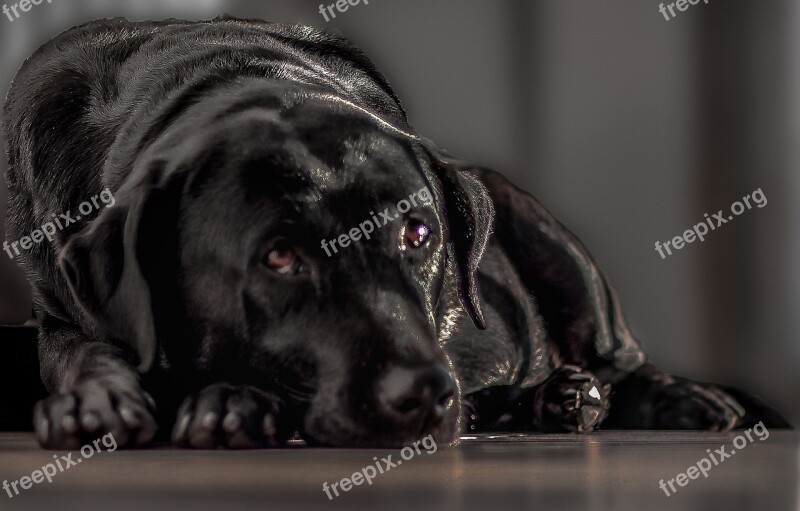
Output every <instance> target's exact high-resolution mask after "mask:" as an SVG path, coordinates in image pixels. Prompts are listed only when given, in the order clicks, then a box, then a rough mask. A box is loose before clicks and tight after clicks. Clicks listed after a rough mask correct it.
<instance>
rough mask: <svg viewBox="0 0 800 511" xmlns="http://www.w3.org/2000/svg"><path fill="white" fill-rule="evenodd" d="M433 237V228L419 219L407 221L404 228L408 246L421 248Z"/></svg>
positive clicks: (404, 237)
mask: <svg viewBox="0 0 800 511" xmlns="http://www.w3.org/2000/svg"><path fill="white" fill-rule="evenodd" d="M430 237H431V229H430V227H428V226H427V225H425V224H423V223H422V222H420V221H419V220H414V219H410V220H407V221H406V225H405V227H404V228H403V241H404V243H405V246H406V247H409V248H419V247H421V246H423V245H424V244H425V243H427V242H428V239H429V238H430Z"/></svg>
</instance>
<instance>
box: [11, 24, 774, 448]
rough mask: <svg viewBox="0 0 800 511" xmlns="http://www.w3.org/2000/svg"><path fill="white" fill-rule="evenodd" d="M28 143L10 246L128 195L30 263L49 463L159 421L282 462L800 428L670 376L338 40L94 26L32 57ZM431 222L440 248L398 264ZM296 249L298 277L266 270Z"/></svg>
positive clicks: (612, 309) (610, 300) (311, 33)
mask: <svg viewBox="0 0 800 511" xmlns="http://www.w3.org/2000/svg"><path fill="white" fill-rule="evenodd" d="M5 133H6V137H7V141H8V148H9V153H8V158H9V171H8V176H7V178H8V184H9V234H8V239H9V240H14V239H19V238H21V237H22V236H25V235H27V234H29V233H31V232H32V231H33V230H34V229H37V228H38V226H40V225H42V224H44V223H46V222H48V221H50V219H51V218H52V215H53V214H59V213H63V212H70V211H75V210H76V209H77V208H78V205H79V204H80V203H81V202H82V201H86V200H88V199H89V198H90V197H97V196H98V195H99V194H100V193H101V191H102V190H104V189H106V188H108V189H109V190H110V191H111V192H112V193H113V196H114V200H115V204H114V206H113V207H111V208H108V209H101V211H99V212H95V214H93V215H92V216H91V217H90V218H82V219H81V220H80V221H78V222H76V223H74V224H72V225H70V226H68V227H67V228H65V229H64V230H62V231H60V232H58V234H57V235H56V237H55V239H54V241H53V243H52V244H51V243H47V242H44V243H41V244H38V245H35V246H34V248H33V249H32V250H31V251H30V252H24V253H23V255H22V256H21V257H20V262H21V264H22V265H23V267H24V269H25V270H26V271H27V273H28V276H29V278H30V281H31V282H32V284H33V287H34V292H35V297H36V300H35V301H36V304H37V311H38V316H39V320H40V322H41V327H40V333H39V356H40V362H41V374H42V379H43V381H44V383H45V385H46V387H47V388H48V390H49V391H50V392H51V396H50V397H49V398H47V399H45V400H43V401H41V402H40V403H39V404H38V405H37V410H36V415H35V424H34V426H35V429H36V432H37V435H38V438H39V440H40V442H41V443H42V445H43V446H46V447H51V448H60V449H61V448H71V447H78V446H80V445H82V443H83V442H85V441H86V440H87V439H90V438H96V436H97V435H98V434H99V433H100V432H112V433H114V434H115V436H116V438H117V441H118V443H120V444H123V445H128V446H138V445H144V444H147V443H148V442H150V441H151V440H152V439H153V438H154V436H155V435H156V431H157V429H159V428H160V430H161V431H168V430H169V429H170V428H172V439H173V441H174V442H175V443H176V444H178V445H184V446H189V447H213V446H224V447H257V446H272V445H280V444H281V443H282V442H284V441H285V440H286V439H287V438H289V437H290V436H292V435H293V434H294V433H295V432H296V431H297V432H299V433H300V434H301V436H302V437H304V438H305V439H306V440H307V441H309V442H310V443H315V444H321V445H339V446H358V445H381V446H393V445H401V444H404V443H407V442H409V441H413V440H415V439H417V438H420V437H422V436H424V435H427V434H432V435H434V437H435V438H437V439H438V440H440V441H449V440H451V439H453V438H454V437H455V435H456V434H457V433H458V431H459V430H461V431H464V430H465V429H467V428H471V429H473V430H479V429H508V430H545V431H565V430H566V431H591V430H592V429H595V428H597V427H601V426H602V427H628V428H699V429H713V430H726V429H730V428H733V427H740V426H747V425H751V424H754V423H756V422H758V421H760V420H764V421H765V425H767V426H768V427H778V426H785V425H786V423H785V421H783V419H781V418H780V416H778V415H777V414H775V413H774V412H772V411H770V410H769V409H768V408H766V407H764V406H763V405H761V404H760V403H759V402H757V401H756V400H755V399H752V398H749V397H748V396H746V395H745V394H740V393H738V392H734V391H726V390H725V389H723V388H721V387H718V386H714V385H706V384H697V383H693V382H689V381H686V380H683V379H678V378H672V377H669V376H666V375H664V374H662V373H660V372H659V371H657V370H655V369H654V368H652V367H651V366H650V365H648V364H647V363H646V359H645V356H644V354H643V353H642V352H641V351H640V349H639V346H638V343H637V341H636V339H635V338H634V337H633V336H632V334H631V333H630V331H629V329H628V327H627V325H626V323H625V320H624V318H623V316H622V313H621V310H620V306H619V303H618V302H617V299H616V297H615V295H614V293H613V291H612V290H611V288H610V287H609V286H608V285H607V283H606V281H605V279H604V277H603V275H602V274H601V273H600V272H599V270H598V269H597V267H596V265H595V264H594V262H593V260H592V259H591V256H589V255H588V253H587V252H586V250H585V249H584V248H583V246H582V245H581V244H580V242H579V241H578V240H576V239H575V238H574V236H572V235H571V234H570V233H569V231H568V230H567V229H566V228H564V227H563V226H562V225H561V224H559V223H558V222H557V221H555V220H554V219H553V218H552V216H551V215H550V214H549V213H548V212H547V211H546V210H545V209H544V208H543V207H542V206H541V205H540V204H539V203H538V202H537V201H536V200H535V199H534V198H533V197H531V196H530V195H528V194H526V193H524V192H522V191H520V190H518V189H517V188H515V187H514V186H513V185H511V184H510V183H508V182H507V181H506V180H505V179H504V178H503V177H501V176H500V175H499V174H497V173H495V172H493V171H491V170H487V169H481V168H477V167H475V166H472V165H469V164H467V163H465V162H461V161H458V160H456V159H454V158H452V157H450V156H448V155H446V154H445V153H444V152H442V151H441V150H439V149H438V148H436V147H435V145H434V144H433V143H431V142H430V141H428V140H426V139H424V138H422V137H420V136H419V135H417V134H416V133H415V132H414V130H413V129H412V128H411V127H410V126H409V125H408V123H407V122H406V118H405V113H404V111H403V109H402V107H401V105H400V103H399V101H398V99H397V97H396V96H395V95H394V93H393V92H392V91H391V89H390V88H389V85H388V83H387V81H386V80H385V79H384V78H383V77H382V76H381V74H380V73H379V72H378V71H377V70H376V69H375V68H374V67H373V65H372V64H371V63H370V62H369V60H368V59H367V58H366V57H365V56H364V55H363V54H362V53H360V52H359V51H358V50H357V49H356V48H354V47H353V46H352V45H351V44H350V43H348V42H347V41H345V40H344V39H341V38H339V37H336V36H332V35H328V34H324V33H321V32H318V31H316V30H314V29H311V28H307V27H301V26H284V25H273V24H268V23H265V22H261V21H256V20H250V21H245V20H236V19H231V18H220V19H216V20H212V21H208V22H201V23H192V22H182V21H175V20H170V21H165V22H147V23H131V22H128V21H125V20H121V19H114V20H100V21H96V22H92V23H89V24H86V25H83V26H81V27H77V28H74V29H72V30H70V31H68V32H66V33H64V34H62V35H60V36H59V37H57V38H55V39H54V40H53V41H51V42H50V43H48V44H47V45H45V46H44V47H43V48H41V49H40V50H39V51H37V52H36V53H35V54H34V55H33V56H32V57H31V58H30V59H29V60H28V61H27V62H26V63H25V65H24V66H23V68H22V70H21V71H20V72H19V74H18V75H17V77H16V79H15V81H14V84H13V86H12V88H11V91H10V93H9V96H8V101H7V103H6V109H5ZM424 188H427V189H428V190H429V192H430V197H432V201H431V202H424V201H420V203H419V204H417V205H416V207H414V208H413V209H411V210H410V211H409V212H408V213H406V214H405V215H403V216H402V217H401V218H398V219H397V220H396V221H395V222H394V223H389V224H388V225H385V226H382V228H381V229H379V230H376V231H375V233H374V235H373V236H372V238H371V239H370V240H361V241H360V242H353V243H352V245H351V246H349V247H346V248H345V247H341V248H340V250H339V251H337V252H336V253H335V254H332V255H331V256H330V257H328V255H327V254H326V253H325V252H324V251H323V248H321V246H320V240H323V239H324V240H331V239H335V238H337V237H338V236H339V235H341V234H344V233H347V232H348V231H350V229H351V228H352V227H354V226H357V225H359V223H361V222H364V221H366V220H369V219H370V218H371V217H373V216H375V212H377V211H382V210H383V209H384V208H385V207H391V206H394V205H395V204H397V203H398V202H399V201H400V200H402V199H406V198H408V197H409V196H412V195H413V194H414V193H415V192H418V191H420V190H422V189H424ZM420 222H421V223H423V224H425V225H427V226H428V227H429V228H430V231H431V236H430V240H429V241H428V243H427V244H425V245H423V246H421V247H419V248H413V247H406V245H403V246H404V248H405V249H404V250H401V249H400V245H401V244H404V243H406V242H405V241H403V238H402V236H403V232H404V231H403V230H402V229H403V228H406V229H408V228H409V227H408V226H409V225H419V223H420ZM404 226H405V227H404ZM287 247H289V248H287ZM288 250H292V251H294V252H291V253H294V254H296V255H297V259H296V260H295V261H296V262H295V263H292V265H291V266H290V267H289V274H281V273H276V272H275V271H273V270H272V269H270V268H269V267H268V266H267V265H265V264H264V259H265V255H268V254H279V255H280V254H286V253H290V252H287V251H288ZM273 268H274V266H273ZM455 382H457V383H458V389H456V388H455V387H454V386H453V385H454V383H455ZM615 389H618V391H617V393H615ZM453 392H458V394H457V395H455V396H453ZM462 403H464V404H465V407H464V409H463V410H462V408H461V406H460V405H461V404H462Z"/></svg>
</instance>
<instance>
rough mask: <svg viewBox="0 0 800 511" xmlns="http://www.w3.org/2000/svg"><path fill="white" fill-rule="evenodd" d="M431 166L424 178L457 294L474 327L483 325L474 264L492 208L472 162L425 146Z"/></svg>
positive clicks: (483, 244)
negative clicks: (443, 227)
mask: <svg viewBox="0 0 800 511" xmlns="http://www.w3.org/2000/svg"><path fill="white" fill-rule="evenodd" d="M428 154H429V155H430V161H431V168H430V169H426V171H425V172H426V178H427V179H428V182H429V183H430V184H431V185H432V186H433V188H434V190H433V194H434V196H435V197H436V198H437V202H438V205H439V208H440V211H439V213H440V215H441V216H442V218H443V219H444V221H445V222H446V223H447V227H448V238H447V239H446V243H447V254H448V257H452V258H453V261H454V263H455V267H456V277H457V280H458V295H459V297H460V299H461V303H462V305H463V306H464V309H465V310H466V311H467V313H468V314H469V316H470V318H472V322H473V323H474V324H475V326H476V327H477V328H479V329H481V330H483V329H485V328H486V321H485V320H484V317H483V311H482V310H481V303H480V295H479V293H478V284H477V272H478V264H479V263H480V261H481V258H482V257H483V253H484V251H485V250H486V246H487V244H488V243H489V237H490V236H491V233H492V226H493V225H494V207H493V205H492V200H491V199H490V198H489V193H488V191H487V190H486V187H485V186H484V185H483V183H481V182H480V181H479V180H478V178H477V177H476V176H475V175H473V174H472V173H471V169H472V167H473V166H472V165H470V164H469V163H467V162H465V161H462V160H458V159H456V158H452V157H451V156H449V155H447V154H446V153H444V152H443V151H441V150H438V149H435V148H434V149H431V148H430V147H429V148H428Z"/></svg>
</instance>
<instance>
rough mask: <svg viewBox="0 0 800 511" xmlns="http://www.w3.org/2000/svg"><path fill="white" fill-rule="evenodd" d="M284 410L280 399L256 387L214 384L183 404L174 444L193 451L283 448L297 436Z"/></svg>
mask: <svg viewBox="0 0 800 511" xmlns="http://www.w3.org/2000/svg"><path fill="white" fill-rule="evenodd" d="M283 408H284V407H283V404H282V403H281V401H280V399H278V398H277V397H275V396H273V395H272V394H269V393H266V392H264V391H262V390H259V389H257V388H255V387H249V386H235V385H228V384H224V383H220V384H216V385H211V386H210V387H206V388H205V389H203V390H202V391H201V392H200V393H198V394H195V395H192V396H189V397H188V398H186V400H185V401H184V402H183V404H182V405H181V407H180V410H178V415H177V419H176V421H175V428H174V430H173V432H172V441H173V442H174V443H175V444H176V445H179V446H182V447H191V448H194V449H215V448H218V447H224V448H228V449H254V448H263V447H276V446H280V445H282V444H283V443H284V442H285V441H286V440H288V439H289V438H291V435H292V434H293V433H294V430H293V429H292V428H291V427H289V424H288V421H287V420H285V417H283V416H282V411H283Z"/></svg>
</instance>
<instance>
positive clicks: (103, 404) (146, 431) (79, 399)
mask: <svg viewBox="0 0 800 511" xmlns="http://www.w3.org/2000/svg"><path fill="white" fill-rule="evenodd" d="M154 412H155V402H154V401H153V398H152V397H150V396H149V395H148V394H147V393H146V392H144V391H143V390H141V389H140V388H139V387H138V385H135V384H130V383H128V382H125V381H117V380H114V379H110V380H109V379H92V380H88V381H85V382H83V383H80V384H78V385H76V386H75V388H74V389H73V390H72V391H71V392H67V393H63V394H55V395H52V396H50V397H48V398H46V399H43V400H41V401H39V402H38V403H37V404H36V408H35V409H34V429H35V431H36V438H37V439H38V440H39V444H40V445H41V446H42V447H43V448H45V449H59V450H71V449H79V448H80V447H81V446H83V445H87V444H89V443H90V442H92V441H95V440H97V439H99V438H100V437H102V436H105V435H107V434H111V435H113V437H114V440H115V442H116V443H117V445H119V446H121V447H122V446H124V447H139V446H142V445H146V444H148V443H149V442H150V441H151V440H152V439H153V437H154V436H155V434H156V430H157V425H156V421H155V419H154V418H153V414H154Z"/></svg>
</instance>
